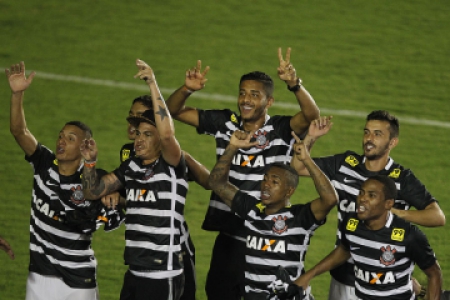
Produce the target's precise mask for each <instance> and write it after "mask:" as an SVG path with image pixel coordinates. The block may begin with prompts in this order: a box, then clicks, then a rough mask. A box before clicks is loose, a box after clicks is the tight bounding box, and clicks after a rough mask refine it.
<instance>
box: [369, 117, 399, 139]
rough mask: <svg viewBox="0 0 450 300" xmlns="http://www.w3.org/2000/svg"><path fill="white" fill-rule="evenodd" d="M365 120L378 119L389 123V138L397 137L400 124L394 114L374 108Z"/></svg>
mask: <svg viewBox="0 0 450 300" xmlns="http://www.w3.org/2000/svg"><path fill="white" fill-rule="evenodd" d="M366 120H367V121H371V120H378V121H386V122H388V123H389V138H391V139H392V138H394V137H398V136H399V134H400V124H399V122H398V119H397V117H396V116H394V115H391V114H390V113H389V112H388V111H386V110H374V111H373V112H371V113H370V114H368V115H367V119H366Z"/></svg>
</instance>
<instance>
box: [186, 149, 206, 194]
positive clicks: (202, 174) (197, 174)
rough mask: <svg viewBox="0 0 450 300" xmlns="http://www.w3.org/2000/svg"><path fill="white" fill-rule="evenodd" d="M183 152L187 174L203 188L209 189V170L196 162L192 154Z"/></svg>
mask: <svg viewBox="0 0 450 300" xmlns="http://www.w3.org/2000/svg"><path fill="white" fill-rule="evenodd" d="M183 152H184V159H185V160H186V166H187V168H188V174H189V177H190V178H191V179H193V180H194V181H195V182H197V183H198V184H199V185H201V186H202V187H203V188H204V189H205V190H210V189H211V187H210V186H209V182H208V181H209V170H208V169H207V168H206V167H205V166H204V165H202V164H201V163H200V162H198V161H197V160H196V159H195V158H194V157H192V155H190V154H189V153H187V152H186V151H183Z"/></svg>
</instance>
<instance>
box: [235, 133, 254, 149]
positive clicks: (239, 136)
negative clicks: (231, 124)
mask: <svg viewBox="0 0 450 300" xmlns="http://www.w3.org/2000/svg"><path fill="white" fill-rule="evenodd" d="M252 136H253V133H246V132H245V131H242V130H236V131H235V132H233V135H232V136H231V138H230V145H231V146H234V147H236V148H239V149H248V148H251V147H253V146H256V145H258V144H259V142H258V141H254V142H250V139H251V138H252Z"/></svg>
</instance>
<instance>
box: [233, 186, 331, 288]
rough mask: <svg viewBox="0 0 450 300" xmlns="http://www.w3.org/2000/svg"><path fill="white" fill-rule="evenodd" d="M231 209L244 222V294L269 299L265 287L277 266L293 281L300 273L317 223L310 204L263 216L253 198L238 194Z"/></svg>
mask: <svg viewBox="0 0 450 300" xmlns="http://www.w3.org/2000/svg"><path fill="white" fill-rule="evenodd" d="M232 209H233V211H234V212H236V214H238V215H239V216H240V217H241V218H242V219H244V220H245V222H244V224H245V233H246V246H247V247H246V252H245V260H246V264H245V291H246V293H257V294H266V295H267V296H268V295H269V293H270V291H269V289H268V287H267V286H268V285H269V284H270V283H271V282H272V281H274V280H275V279H276V273H277V268H278V266H282V267H284V268H285V269H286V270H287V271H288V273H289V274H290V276H291V279H292V280H295V279H296V278H297V277H299V276H300V275H301V274H303V273H304V272H305V271H304V261H305V256H306V252H307V250H308V246H309V243H310V240H311V237H312V236H313V234H314V231H315V230H316V229H317V228H318V227H319V226H320V225H322V224H324V223H325V220H324V221H321V222H319V221H317V220H316V219H315V217H314V215H313V213H312V211H311V203H307V204H298V205H291V206H288V207H285V208H284V209H282V210H280V211H279V212H277V213H276V214H272V215H266V214H265V212H264V206H263V205H262V204H261V202H260V201H259V200H258V199H256V198H255V197H253V196H251V195H248V194H246V193H243V192H241V191H238V192H237V194H236V196H235V197H234V199H233V204H232Z"/></svg>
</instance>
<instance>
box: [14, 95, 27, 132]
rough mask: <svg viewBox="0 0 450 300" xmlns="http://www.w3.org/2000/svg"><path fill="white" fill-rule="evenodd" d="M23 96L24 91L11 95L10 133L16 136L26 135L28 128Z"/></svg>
mask: <svg viewBox="0 0 450 300" xmlns="http://www.w3.org/2000/svg"><path fill="white" fill-rule="evenodd" d="M23 96H24V92H23V91H22V92H17V93H12V94H11V106H10V131H11V134H12V135H14V136H18V135H20V134H24V133H25V131H26V128H27V125H26V121H25V112H24V110H23Z"/></svg>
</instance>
